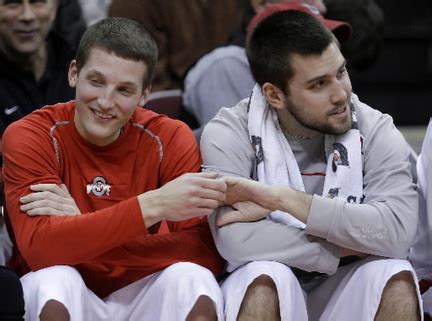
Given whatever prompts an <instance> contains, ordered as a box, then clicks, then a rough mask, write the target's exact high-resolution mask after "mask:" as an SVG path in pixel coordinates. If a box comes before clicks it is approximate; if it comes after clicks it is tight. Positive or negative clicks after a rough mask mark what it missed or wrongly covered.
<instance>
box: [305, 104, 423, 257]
mask: <svg viewBox="0 0 432 321" xmlns="http://www.w3.org/2000/svg"><path fill="white" fill-rule="evenodd" d="M366 107H367V106H366ZM365 111H366V112H365V114H364V115H363V116H364V119H363V122H365V124H364V125H363V126H362V127H361V128H360V129H361V132H362V133H363V135H364V148H363V151H364V162H363V165H364V167H363V170H364V175H363V184H364V189H363V193H364V202H363V204H350V203H347V202H344V201H343V200H340V199H333V200H332V199H328V198H324V197H322V196H317V195H314V197H313V200H312V206H311V209H310V212H309V217H308V221H307V226H306V233H308V234H311V235H314V236H318V237H321V238H324V239H326V240H327V241H329V242H331V243H334V244H338V245H340V246H342V247H345V248H349V249H353V250H356V251H360V252H364V253H368V254H374V255H379V256H384V257H391V258H406V257H407V255H408V250H409V248H410V246H411V245H412V242H413V240H414V235H415V230H416V227H417V222H418V196H417V192H416V186H415V184H414V181H413V177H412V166H413V164H412V163H410V161H409V156H410V151H411V150H410V148H409V146H408V144H407V142H406V141H405V139H404V138H403V136H402V134H401V133H400V132H399V131H398V130H397V129H396V127H395V126H394V125H393V122H392V119H391V117H389V116H388V115H382V114H381V115H380V116H378V117H377V116H376V115H375V116H374V115H373V114H371V113H377V111H374V110H372V109H371V108H370V107H367V108H366V109H365ZM359 119H360V118H359ZM366 119H367V121H366Z"/></svg>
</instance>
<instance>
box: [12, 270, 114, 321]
mask: <svg viewBox="0 0 432 321" xmlns="http://www.w3.org/2000/svg"><path fill="white" fill-rule="evenodd" d="M21 283H22V286H23V290H24V301H25V310H26V313H25V320H38V319H39V315H40V312H41V310H42V308H43V307H44V305H45V304H46V302H48V301H50V300H55V301H58V302H60V303H62V304H63V305H64V306H65V307H66V309H67V310H68V312H69V315H70V319H71V320H73V321H81V320H82V321H102V320H108V319H107V314H106V313H107V311H106V306H105V304H104V302H103V301H102V300H101V299H99V298H98V297H97V296H96V295H95V294H94V293H93V292H92V291H90V290H89V289H87V287H86V285H85V284H84V281H83V279H82V277H81V275H80V274H79V273H78V271H77V270H75V269H74V268H72V267H70V266H52V267H49V268H45V269H41V270H38V271H36V272H30V273H27V274H26V275H24V276H23V277H22V278H21Z"/></svg>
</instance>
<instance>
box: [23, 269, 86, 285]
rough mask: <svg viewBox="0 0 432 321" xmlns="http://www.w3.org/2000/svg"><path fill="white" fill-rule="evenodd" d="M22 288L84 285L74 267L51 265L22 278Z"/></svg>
mask: <svg viewBox="0 0 432 321" xmlns="http://www.w3.org/2000/svg"><path fill="white" fill-rule="evenodd" d="M23 286H24V290H26V289H32V288H33V289H34V288H35V287H36V288H37V290H38V291H41V290H43V289H44V288H46V289H48V290H51V289H56V288H59V287H61V288H62V289H67V290H73V289H76V288H80V289H81V288H82V287H85V284H84V281H83V279H82V277H81V275H80V274H79V273H78V271H77V270H76V269H74V268H73V267H70V266H52V267H49V268H45V269H42V270H38V271H36V272H31V273H29V274H27V275H26V276H24V278H23Z"/></svg>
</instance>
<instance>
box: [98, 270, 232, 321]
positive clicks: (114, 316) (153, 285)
mask: <svg viewBox="0 0 432 321" xmlns="http://www.w3.org/2000/svg"><path fill="white" fill-rule="evenodd" d="M200 296H207V297H209V298H210V299H211V300H212V301H213V302H214V304H215V307H216V312H217V314H218V319H219V320H223V297H222V293H221V290H220V287H219V284H218V283H217V281H216V279H215V277H214V276H213V274H212V273H211V272H210V271H209V270H208V269H206V268H204V267H202V266H200V265H197V264H194V263H187V262H185V263H176V264H173V265H171V266H169V267H167V268H166V269H164V270H162V271H160V272H157V273H154V274H152V275H149V276H147V277H145V278H143V279H141V280H139V281H136V282H134V283H132V284H130V285H128V286H126V287H124V288H122V289H120V290H118V291H116V292H114V293H112V294H111V295H110V296H108V297H107V298H106V299H105V300H104V301H105V303H106V304H107V305H108V306H109V313H110V318H111V320H118V321H121V320H125V321H126V320H128V321H135V320H136V321H138V320H155V321H158V320H161V321H162V320H163V321H166V320H167V321H170V320H185V319H186V317H187V315H188V314H189V312H190V311H191V310H192V308H193V306H194V305H195V303H196V301H197V300H198V298H199V297H200Z"/></svg>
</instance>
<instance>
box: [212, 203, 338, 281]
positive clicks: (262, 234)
mask: <svg viewBox="0 0 432 321" xmlns="http://www.w3.org/2000/svg"><path fill="white" fill-rule="evenodd" d="M224 210H226V208H219V209H218V210H217V211H216V214H213V215H211V216H210V220H209V222H210V226H211V229H212V233H213V238H214V239H215V242H216V247H217V248H218V250H219V253H221V255H222V257H223V258H224V259H225V260H227V261H228V263H229V267H228V268H229V270H230V271H231V270H233V269H235V268H237V267H238V266H240V265H243V264H245V263H247V262H251V261H255V260H274V261H278V262H281V263H284V264H287V265H289V266H292V267H296V268H299V269H302V270H305V271H318V272H323V273H328V274H332V273H334V272H335V271H336V269H337V267H338V264H339V256H340V252H341V249H340V247H339V246H337V245H334V244H331V243H329V242H327V241H325V240H324V239H321V238H317V237H314V236H310V235H307V234H306V233H305V232H304V230H302V229H299V228H295V227H291V226H287V225H284V224H279V223H275V222H273V221H271V220H268V219H263V220H261V221H258V222H242V223H233V224H229V225H226V226H223V227H220V228H218V227H217V226H216V223H215V219H216V215H219V213H220V212H221V211H224Z"/></svg>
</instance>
